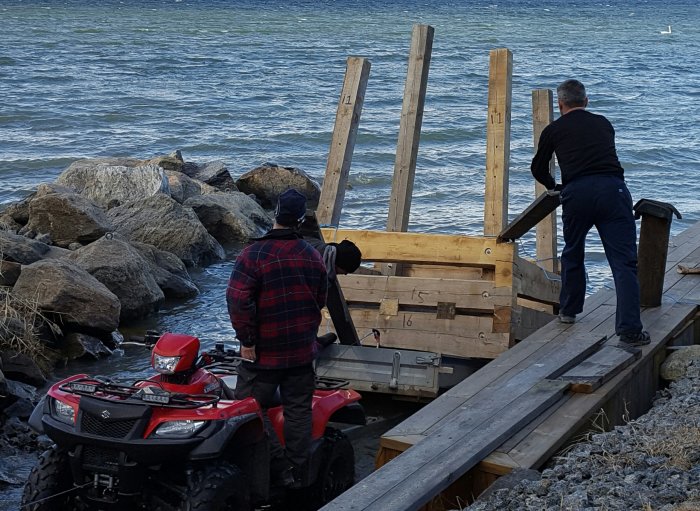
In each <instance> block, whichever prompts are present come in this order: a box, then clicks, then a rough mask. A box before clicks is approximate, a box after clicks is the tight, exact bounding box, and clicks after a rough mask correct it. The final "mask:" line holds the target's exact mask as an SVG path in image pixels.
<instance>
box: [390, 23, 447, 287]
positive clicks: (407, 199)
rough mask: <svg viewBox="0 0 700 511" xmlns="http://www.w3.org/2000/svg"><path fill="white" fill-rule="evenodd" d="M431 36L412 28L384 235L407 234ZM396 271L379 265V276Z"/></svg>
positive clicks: (431, 31)
mask: <svg viewBox="0 0 700 511" xmlns="http://www.w3.org/2000/svg"><path fill="white" fill-rule="evenodd" d="M433 34H434V29H433V27H431V26H429V25H414V26H413V34H412V36H411V52H410V54H409V57H408V73H407V75H406V85H405V87H404V93H403V106H402V108H401V121H400V124H399V139H398V142H397V145H396V160H395V162H394V177H393V180H392V184H391V198H390V200H389V217H388V219H387V224H386V230H387V231H398V232H405V231H407V230H408V219H409V216H410V213H411V199H412V197H413V182H414V178H415V175H416V160H417V158H418V144H419V143H420V133H421V126H422V124H423V110H424V107H425V92H426V89H427V88H428V71H429V70H430V58H431V55H432V51H433ZM397 271H399V269H398V267H397V265H395V264H392V265H386V264H385V265H382V273H384V274H385V275H396V274H397Z"/></svg>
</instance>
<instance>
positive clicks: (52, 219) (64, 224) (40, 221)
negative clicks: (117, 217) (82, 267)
mask: <svg viewBox="0 0 700 511" xmlns="http://www.w3.org/2000/svg"><path fill="white" fill-rule="evenodd" d="M25 227H26V228H27V229H30V230H32V231H35V232H37V233H48V234H49V235H50V236H51V239H52V240H53V242H54V243H55V244H56V245H58V246H59V247H64V248H65V247H68V246H69V245H70V244H71V243H74V242H78V243H90V242H92V241H95V240H96V239H98V238H100V237H102V236H104V234H105V233H107V232H109V231H111V230H112V225H111V224H110V222H109V220H108V218H107V216H106V215H105V212H104V211H103V210H102V209H101V208H100V207H99V206H98V205H97V204H96V203H94V202H93V201H91V200H90V199H88V198H86V197H83V196H81V195H78V194H76V193H46V194H44V195H38V194H37V196H36V197H35V198H34V199H32V200H31V201H30V203H29V223H28V224H27V225H26V226H25Z"/></svg>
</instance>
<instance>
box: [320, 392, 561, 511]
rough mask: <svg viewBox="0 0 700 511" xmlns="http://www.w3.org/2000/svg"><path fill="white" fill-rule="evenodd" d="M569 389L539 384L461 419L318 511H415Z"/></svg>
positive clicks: (448, 424) (467, 412) (466, 411)
mask: <svg viewBox="0 0 700 511" xmlns="http://www.w3.org/2000/svg"><path fill="white" fill-rule="evenodd" d="M567 386H568V384H567V383H565V382H561V381H542V382H540V383H539V384H537V385H536V386H534V387H532V388H531V389H529V390H528V391H527V392H526V393H524V394H522V395H521V396H520V397H519V398H518V399H516V400H515V401H514V402H512V403H509V404H508V405H507V406H504V407H500V408H499V407H498V406H497V404H494V408H493V409H492V410H490V411H489V412H488V413H485V414H481V415H475V414H473V413H472V411H471V410H469V409H466V410H462V415H461V416H460V417H459V418H456V419H455V420H454V421H451V422H449V423H447V424H445V425H444V426H443V427H442V428H441V429H440V430H438V431H435V432H434V433H433V434H432V435H430V436H429V437H427V438H426V439H425V440H423V441H422V442H420V443H419V444H418V445H416V446H414V447H413V448H412V449H410V450H408V451H406V452H405V453H403V454H402V455H401V456H399V457H398V458H396V459H394V460H392V461H390V462H389V463H388V464H386V465H385V466H383V467H381V468H380V469H378V470H377V471H375V472H373V473H372V474H370V475H369V476H368V477H366V478H365V479H363V480H362V481H360V482H359V483H358V484H356V485H355V486H353V487H352V488H350V489H349V490H348V491H347V492H345V493H344V494H342V495H341V496H340V497H338V498H337V499H335V500H334V501H332V502H330V503H329V504H327V505H326V506H325V507H323V508H322V509H323V510H326V511H331V510H333V511H347V510H356V511H359V510H377V511H379V510H382V511H408V510H416V509H419V508H420V507H421V506H422V505H423V504H425V503H427V502H429V501H430V500H431V499H432V498H433V497H434V496H435V495H437V494H438V493H439V492H440V491H441V490H443V489H445V488H446V487H447V486H448V485H449V484H450V483H451V482H452V481H453V480H454V479H456V478H457V477H459V476H460V475H461V474H463V473H464V472H466V471H467V470H469V469H470V468H471V467H473V466H474V465H476V464H477V463H478V462H479V461H481V459H482V458H483V457H484V456H485V455H486V454H487V453H489V452H491V451H492V450H493V449H494V447H495V446H497V445H499V444H500V443H502V442H503V440H504V439H506V438H508V437H510V436H511V435H512V434H513V432H514V431H517V430H518V429H520V428H521V427H522V426H523V425H525V424H527V423H528V422H530V421H531V420H532V419H533V418H535V417H537V415H539V414H540V413H541V412H542V411H544V410H546V409H547V408H549V406H551V404H552V403H553V402H555V401H557V400H558V399H560V397H561V396H562V394H563V393H564V391H565V390H566V388H567Z"/></svg>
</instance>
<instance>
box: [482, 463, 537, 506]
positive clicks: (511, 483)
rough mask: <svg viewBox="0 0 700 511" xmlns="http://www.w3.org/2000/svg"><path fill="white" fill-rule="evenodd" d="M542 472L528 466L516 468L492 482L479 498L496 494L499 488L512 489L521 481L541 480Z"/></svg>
mask: <svg viewBox="0 0 700 511" xmlns="http://www.w3.org/2000/svg"><path fill="white" fill-rule="evenodd" d="M540 475H541V474H540V473H539V472H538V471H537V470H531V469H527V468H521V469H514V470H513V471H511V472H510V473H509V474H506V475H504V476H501V477H499V478H498V479H496V481H495V482H494V483H492V484H491V486H489V487H488V488H487V489H486V490H485V491H484V492H483V493H482V494H481V495H479V497H478V498H479V499H487V498H489V497H490V496H491V495H493V494H494V492H496V491H497V490H502V489H505V488H509V489H512V488H514V487H515V486H516V485H517V484H519V483H520V482H521V481H539V479H540Z"/></svg>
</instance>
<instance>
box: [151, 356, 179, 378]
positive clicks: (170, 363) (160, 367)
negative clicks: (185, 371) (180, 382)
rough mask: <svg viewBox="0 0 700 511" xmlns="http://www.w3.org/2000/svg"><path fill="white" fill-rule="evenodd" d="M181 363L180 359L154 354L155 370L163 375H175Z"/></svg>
mask: <svg viewBox="0 0 700 511" xmlns="http://www.w3.org/2000/svg"><path fill="white" fill-rule="evenodd" d="M179 361H180V357H164V356H162V355H158V353H154V354H153V369H155V370H156V371H158V372H159V373H162V374H173V373H174V372H175V368H176V367H177V363H178V362H179Z"/></svg>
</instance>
